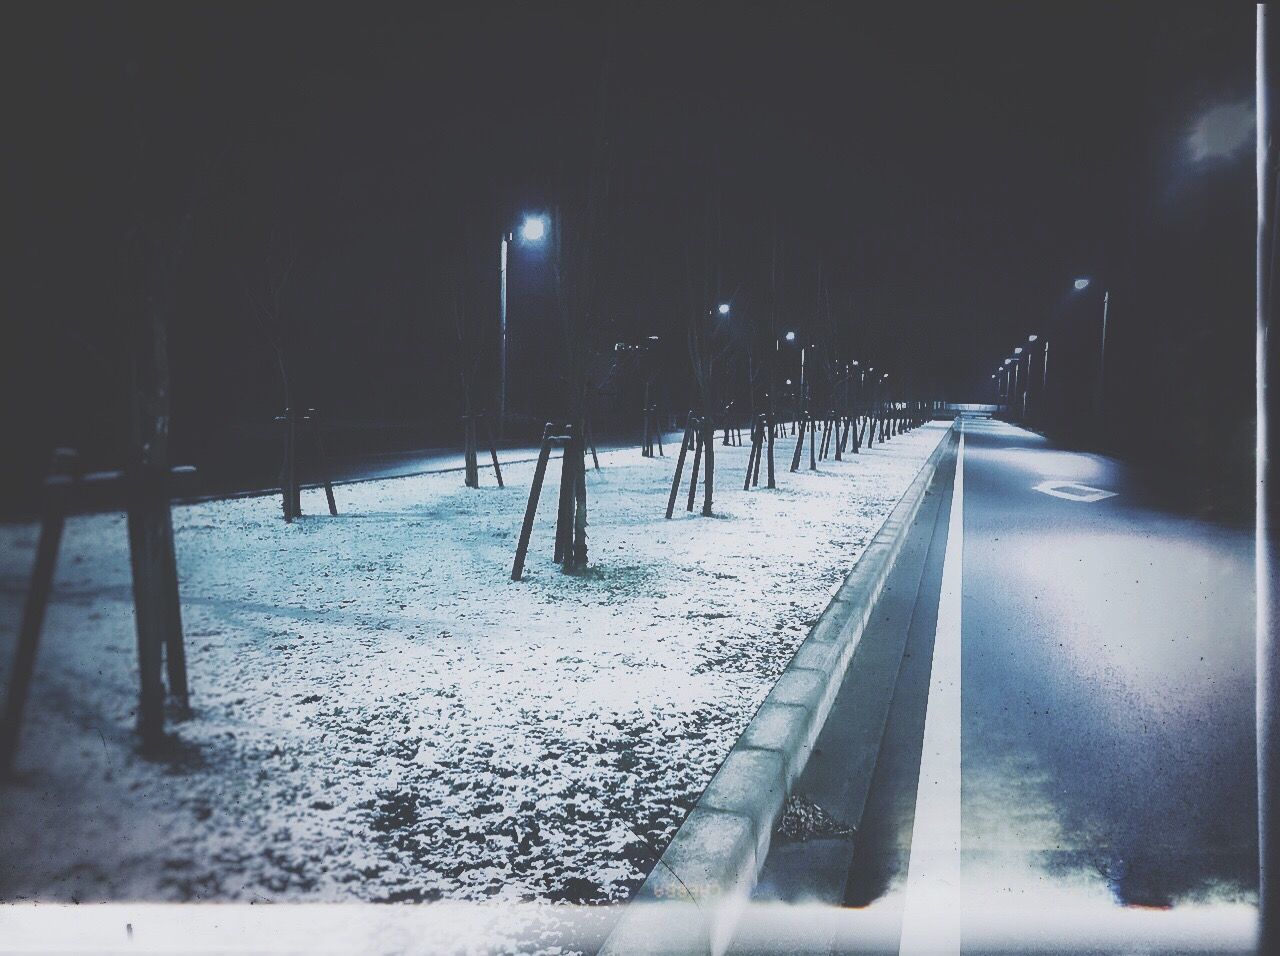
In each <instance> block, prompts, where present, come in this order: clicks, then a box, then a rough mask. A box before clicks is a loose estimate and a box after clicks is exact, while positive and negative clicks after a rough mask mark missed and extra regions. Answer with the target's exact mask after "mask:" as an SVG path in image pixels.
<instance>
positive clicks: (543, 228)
mask: <svg viewBox="0 0 1280 956" xmlns="http://www.w3.org/2000/svg"><path fill="white" fill-rule="evenodd" d="M549 228H550V224H549V223H548V222H547V218H546V217H545V216H541V215H529V216H526V217H525V219H524V222H523V223H522V224H521V226H520V230H519V235H520V239H521V241H522V242H524V243H528V244H538V243H541V242H543V241H544V240H545V239H546V238H547V233H548V231H549ZM514 240H515V234H514V233H511V232H504V233H503V234H502V238H501V241H500V242H499V248H498V435H499V436H500V437H501V436H505V434H506V422H507V375H508V371H507V369H508V362H507V355H508V348H507V265H508V261H509V247H510V245H511V243H512V242H513V241H514ZM1083 281H1084V282H1085V284H1086V285H1087V284H1088V280H1083ZM1077 288H1081V286H1080V285H1079V282H1077ZM714 311H715V312H716V313H718V314H719V315H720V316H722V317H725V318H727V317H728V316H729V314H730V312H731V311H732V309H731V307H730V304H729V303H728V302H721V303H718V304H717V305H716V306H715V310H714ZM1031 338H1032V340H1033V341H1034V339H1035V336H1032V337H1031ZM656 339H657V336H649V340H650V341H651V342H652V341H656ZM784 340H785V341H786V342H787V343H789V344H794V343H795V341H796V333H795V332H794V331H791V332H787V333H786V335H784V336H782V337H780V338H778V339H776V340H775V342H774V349H775V351H776V352H778V353H780V352H781V351H782V343H783V341H784ZM811 348H813V346H812V345H810V346H804V345H801V347H800V383H799V396H800V401H801V403H802V404H803V403H804V401H805V399H806V397H807V392H806V389H807V386H808V383H807V381H806V371H807V370H806V365H807V357H808V356H807V352H808V349H811ZM1006 364H1007V363H1006ZM855 368H856V369H858V376H859V377H858V395H859V399H860V400H861V399H862V397H863V395H864V392H865V389H866V384H867V378H868V376H872V378H871V382H872V385H873V387H875V386H879V385H881V384H882V383H883V382H884V380H885V379H887V378H888V377H889V373H888V372H881V374H880V377H879V378H875V377H874V376H873V375H872V373H874V372H875V369H874V368H873V367H871V366H867V367H865V368H864V367H862V366H860V365H859V364H858V362H857V361H850V362H849V363H848V366H847V368H846V371H847V372H849V373H850V374H852V370H853V369H855ZM992 377H993V378H994V376H992ZM791 384H792V383H791V379H789V378H788V379H787V380H786V385H787V386H788V387H790V386H791Z"/></svg>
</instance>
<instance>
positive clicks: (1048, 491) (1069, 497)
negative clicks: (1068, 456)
mask: <svg viewBox="0 0 1280 956" xmlns="http://www.w3.org/2000/svg"><path fill="white" fill-rule="evenodd" d="M1031 490H1032V491H1038V492H1040V493H1041V494H1043V495H1053V497H1055V498H1063V499H1065V500H1066V501H1080V502H1083V503H1084V504H1092V503H1093V502H1095V501H1101V500H1102V499H1103V498H1114V497H1115V496H1116V493H1115V492H1114V491H1107V490H1105V489H1103V488H1091V487H1090V486H1089V485H1082V484H1080V482H1078V481H1053V480H1049V481H1042V482H1040V484H1038V485H1036V486H1035V487H1034V488H1032V489H1031Z"/></svg>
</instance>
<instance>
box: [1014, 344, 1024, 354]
mask: <svg viewBox="0 0 1280 956" xmlns="http://www.w3.org/2000/svg"><path fill="white" fill-rule="evenodd" d="M1013 354H1014V355H1021V354H1022V346H1021V345H1019V346H1018V347H1017V348H1015V349H1014V350H1013Z"/></svg>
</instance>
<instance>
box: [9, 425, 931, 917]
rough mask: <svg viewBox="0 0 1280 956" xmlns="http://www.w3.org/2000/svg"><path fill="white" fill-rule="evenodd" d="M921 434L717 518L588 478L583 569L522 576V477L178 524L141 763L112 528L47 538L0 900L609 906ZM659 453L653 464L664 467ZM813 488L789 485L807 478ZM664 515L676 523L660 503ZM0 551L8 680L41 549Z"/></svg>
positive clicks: (646, 489) (721, 451)
mask: <svg viewBox="0 0 1280 956" xmlns="http://www.w3.org/2000/svg"><path fill="white" fill-rule="evenodd" d="M944 432H945V426H943V425H941V424H935V425H930V426H926V427H924V428H922V429H919V430H918V431H916V432H913V433H911V434H909V435H905V436H900V437H898V438H895V439H893V440H892V441H891V442H890V443H889V444H888V445H886V446H876V447H875V448H874V450H872V451H869V452H866V451H864V452H863V453H862V454H861V455H858V456H850V459H849V460H847V461H844V462H833V461H827V462H824V463H822V464H821V466H820V470H819V471H818V472H817V473H809V472H806V471H802V472H800V473H798V474H794V475H793V474H790V473H789V472H788V471H787V465H788V464H789V461H790V451H791V446H792V442H793V440H791V439H788V440H785V441H783V442H781V443H780V445H779V447H778V464H779V485H780V488H779V489H778V490H777V491H773V492H770V491H766V490H763V489H760V490H754V491H751V492H744V491H742V475H743V470H744V468H745V464H746V449H745V448H724V447H719V446H718V447H717V449H716V452H717V454H716V473H717V476H718V479H719V480H718V481H717V485H718V487H717V496H716V515H715V517H714V518H702V517H700V516H697V515H696V513H695V515H694V516H690V515H688V514H686V513H685V512H684V511H683V510H678V511H677V514H676V518H675V519H674V520H672V521H666V520H664V518H663V514H664V510H665V505H666V498H667V493H668V490H669V488H670V480H671V474H672V469H673V465H674V457H673V456H670V457H667V458H658V459H645V458H642V457H640V455H639V453H638V451H635V450H630V449H628V450H620V451H614V452H607V453H602V454H601V456H600V458H601V465H602V466H603V468H602V470H601V471H599V472H589V473H588V487H589V495H590V529H589V530H590V546H591V569H590V571H589V572H588V573H586V574H583V575H581V576H575V577H569V576H565V575H562V574H560V573H559V569H558V567H557V566H556V565H554V564H553V563H552V562H551V544H552V530H551V524H552V520H553V512H554V502H555V488H556V486H557V484H558V481H557V480H554V479H556V478H558V472H559V469H558V464H553V468H552V469H551V470H550V471H549V472H548V486H547V488H546V489H545V490H544V498H543V507H542V509H541V511H540V514H539V518H538V523H537V526H536V528H535V531H534V538H533V545H532V548H531V551H530V555H529V561H528V564H527V567H526V570H525V580H523V581H522V582H518V583H516V582H512V581H510V580H509V573H510V567H511V559H512V555H513V552H514V548H515V540H516V536H517V534H518V532H519V527H520V521H521V517H522V514H523V511H524V506H525V502H526V497H527V494H528V488H529V483H530V480H531V476H532V470H533V469H532V465H530V464H519V465H512V466H510V467H509V468H507V469H504V476H505V477H506V478H507V487H506V488H505V489H502V490H499V489H498V488H496V487H494V486H493V485H492V484H491V483H489V482H490V481H491V479H490V478H489V476H485V479H484V480H485V481H486V484H485V486H484V487H482V488H481V489H479V490H470V489H467V488H464V487H463V486H462V482H461V479H460V477H459V476H458V475H456V474H444V475H424V476H419V477H414V478H402V479H396V480H385V481H373V482H367V483H362V484H357V485H351V486H347V487H343V488H341V489H339V495H338V499H339V502H338V503H339V507H340V509H341V511H342V514H341V515H340V516H339V517H337V518H331V517H329V516H328V515H327V513H325V509H324V505H323V494H322V493H320V492H307V493H306V494H305V495H304V501H303V506H304V508H305V509H306V510H307V511H308V512H309V514H308V516H306V517H305V518H303V519H302V520H301V521H299V522H297V523H295V524H293V525H286V524H285V523H284V522H283V521H282V520H281V518H280V507H279V501H278V499H277V498H251V499H240V500H234V501H220V502H207V503H202V504H197V505H190V506H183V507H178V508H175V509H174V522H175V527H176V533H177V548H178V557H179V565H180V574H181V581H182V600H183V613H184V619H185V623H186V635H187V647H188V656H189V662H190V672H191V689H192V697H193V704H194V706H195V709H196V714H195V717H194V718H193V719H191V720H189V721H186V722H183V723H180V724H176V725H174V727H175V729H176V731H177V733H178V735H179V737H180V739H181V741H182V742H183V748H182V751H181V755H180V756H178V757H175V758H173V759H169V760H166V761H149V760H146V759H143V758H142V757H140V756H139V755H137V754H136V752H135V750H134V746H135V739H134V736H133V708H134V703H135V698H136V676H135V671H134V662H135V659H136V652H135V645H134V641H135V637H134V631H133V622H132V605H131V597H130V585H129V565H128V557H127V547H126V540H125V524H124V518H123V516H121V515H95V516H87V517H79V518H74V519H72V520H71V521H69V522H68V525H67V532H66V536H65V539H64V545H63V551H62V555H61V557H60V561H59V568H58V575H57V582H56V593H55V599H54V602H53V604H52V605H51V607H50V610H49V615H48V619H47V621H46V626H45V632H44V639H43V642H42V646H41V648H40V659H39V663H38V667H37V674H36V680H35V685H34V688H33V694H32V701H31V706H30V708H29V710H28V721H27V725H26V728H25V730H24V734H23V740H22V745H21V750H20V753H19V757H18V769H19V774H20V775H19V779H18V781H17V782H16V783H13V784H7V785H4V786H0V897H3V898H4V899H5V900H8V901H14V900H21V899H42V900H76V901H93V900H108V899H115V900H121V899H153V900H238V901H254V900H273V901H303V900H306V901H349V900H362V901H384V900H386V901H395V900H405V901H419V900H434V899H449V900H463V901H478V900H495V899H496V900H502V901H517V900H523V901H533V900H539V901H574V902H606V901H617V900H623V899H625V898H627V896H628V895H629V894H630V893H631V892H633V891H634V889H635V888H636V887H637V886H638V885H639V883H640V881H641V880H642V879H643V877H644V876H645V874H646V873H647V872H648V870H649V868H650V867H651V866H652V865H653V862H654V861H655V860H656V858H657V857H658V855H659V854H660V853H661V852H662V850H663V848H664V847H665V846H666V844H667V842H668V841H669V840H670V838H671V836H672V835H673V834H674V833H675V831H676V829H677V828H678V827H679V825H680V823H681V821H682V820H683V818H684V816H685V814H686V813H687V812H688V810H689V808H690V807H691V806H692V805H693V803H694V801H695V800H696V799H697V797H698V795H699V793H700V792H701V791H702V789H703V787H704V786H705V785H706V783H707V781H708V780H709V779H710V777H711V775H712V774H713V773H714V771H715V769H716V767H717V766H718V765H719V763H720V761H721V760H722V759H723V757H724V756H725V754H726V753H727V752H728V750H729V748H730V746H731V745H732V744H733V742H734V740H735V739H736V737H737V736H738V734H739V733H740V732H741V731H742V729H743V727H744V726H745V725H746V723H747V721H748V720H749V719H750V718H751V716H752V714H753V713H754V712H755V710H756V708H757V707H758V706H759V704H760V702H761V701H762V700H763V699H764V697H765V695H766V694H767V693H768V691H769V689H770V687H771V685H772V683H773V681H774V680H775V679H776V677H777V676H778V674H779V673H780V672H781V670H782V668H783V667H784V666H785V665H786V663H787V661H788V660H789V658H790V657H791V655H792V653H793V652H794V650H795V648H796V647H797V645H798V644H799V642H800V641H801V640H802V639H803V638H804V636H805V634H806V633H807V631H808V628H809V626H810V625H811V624H812V623H813V621H814V620H815V619H816V618H817V616H818V615H819V613H820V612H821V611H822V609H823V607H824V606H825V605H826V603H827V601H828V599H829V597H830V594H831V592H832V589H833V588H834V587H835V586H836V585H838V583H839V582H840V581H841V580H842V579H843V577H844V575H845V574H846V573H847V572H848V570H849V568H850V567H851V566H852V565H853V563H854V562H855V561H856V560H857V558H858V556H859V554H860V553H861V552H862V549H863V547H864V546H865V545H866V543H867V542H868V541H869V540H870V539H871V537H872V536H873V535H874V533H875V531H876V530H877V529H878V528H879V526H880V524H881V523H882V521H883V520H884V518H885V517H886V516H887V515H888V513H889V511H890V510H891V509H892V507H893V505H894V503H895V502H896V501H897V500H898V498H899V497H901V495H902V493H903V492H904V491H905V490H906V488H907V486H908V484H909V483H910V482H911V479H912V478H913V477H914V475H915V474H916V472H917V471H918V469H919V467H920V466H921V464H922V463H923V462H924V460H925V458H927V457H928V455H929V454H930V452H932V450H933V449H934V447H935V446H936V445H937V443H938V441H939V440H940V438H941V437H942V435H943V434H944ZM669 451H670V449H669ZM806 464H807V462H806ZM681 504H683V502H681ZM36 530H37V529H36V528H35V527H34V526H7V527H2V528H0V654H3V659H2V662H0V668H3V670H0V673H3V674H4V675H5V677H6V678H7V672H8V666H9V663H8V662H9V660H10V659H11V657H12V648H13V645H14V639H15V635H16V631H17V626H18V618H19V614H20V610H21V603H22V598H23V593H24V591H25V587H26V582H27V577H28V574H29V571H30V563H31V558H32V553H33V549H34V544H35V538H36Z"/></svg>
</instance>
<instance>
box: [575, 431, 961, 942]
mask: <svg viewBox="0 0 1280 956" xmlns="http://www.w3.org/2000/svg"><path fill="white" fill-rule="evenodd" d="M956 435H957V432H956V430H955V426H954V425H953V426H952V428H951V430H950V431H949V432H948V433H947V434H946V435H944V436H943V438H942V440H941V441H939V442H938V447H937V448H936V449H935V450H934V452H933V454H931V455H930V456H929V458H928V460H927V461H926V462H925V463H924V465H923V466H922V467H921V469H920V471H919V473H918V474H917V475H916V477H915V479H914V480H913V481H912V483H911V485H910V486H909V487H908V488H907V491H906V493H905V494H904V495H903V496H902V498H901V500H899V502H898V504H897V505H896V506H895V507H894V509H893V511H892V512H890V514H889V517H888V518H886V519H885V521H884V524H882V525H881V526H880V530H879V531H878V532H876V536H875V537H874V538H873V539H872V540H871V543H870V544H868V545H867V547H866V550H865V551H863V553H862V555H861V557H859V558H858V562H857V564H855V565H854V567H853V570H851V571H850V572H849V574H848V576H847V577H846V578H845V580H844V583H843V584H842V585H841V586H840V588H839V590H837V591H836V594H835V596H834V597H833V598H832V599H831V603H830V604H828V605H827V607H826V609H825V610H824V611H823V612H822V616H821V617H820V618H819V619H818V622H817V623H816V624H815V625H814V626H813V629H812V630H811V631H810V632H809V636H808V637H806V638H805V640H804V642H803V643H802V644H801V645H800V647H799V649H798V650H797V651H796V653H795V656H794V657H793V658H792V659H791V663H789V664H788V665H787V668H786V670H785V671H783V673H782V676H781V677H779V678H778V681H777V683H776V684H774V686H773V690H771V691H770V692H769V696H768V697H766V698H765V701H764V703H763V704H761V705H760V709H759V710H758V711H756V715H755V716H754V717H753V718H752V719H751V722H750V723H749V724H748V725H747V728H746V730H744V731H743V732H742V735H741V736H740V737H739V738H738V741H737V743H735V744H734V745H733V748H732V749H731V750H730V751H729V755H728V756H727V757H726V758H725V760H724V763H722V764H721V765H720V769H719V770H717V771H716V774H715V776H714V777H712V778H711V782H710V783H709V784H708V785H707V788H706V789H705V790H704V791H703V792H702V796H701V797H700V798H699V799H698V802H697V804H696V805H695V806H694V808H693V810H692V811H691V812H690V813H689V816H688V817H687V818H686V819H685V821H684V824H683V825H682V826H681V827H680V829H679V830H678V831H677V832H676V835H675V837H674V838H673V839H672V841H671V843H670V845H668V847H667V849H666V852H664V853H663V854H662V857H661V859H659V860H658V863H657V864H656V865H655V866H654V868H653V871H652V872H651V873H650V874H649V877H648V879H647V880H645V882H644V885H643V886H641V887H640V890H639V892H638V893H637V894H636V896H635V898H634V899H633V900H632V902H631V903H629V904H628V905H627V906H626V908H625V909H624V910H623V913H622V916H621V917H620V918H619V920H618V923H617V925H615V926H614V928H613V931H612V932H611V933H610V934H609V937H608V939H606V940H605V943H604V946H602V947H601V949H600V954H601V956H618V954H624V953H721V952H723V951H724V949H725V947H726V946H728V944H729V942H730V939H731V937H732V933H733V928H734V924H735V923H736V922H737V915H738V912H739V910H740V909H741V907H742V905H743V904H744V903H745V902H746V900H747V897H748V896H749V894H750V892H751V889H752V887H754V885H755V882H756V878H757V876H758V874H759V872H760V868H761V867H762V866H763V865H764V861H765V857H766V856H767V855H768V852H769V844H770V841H771V839H772V837H773V830H774V827H775V825H776V824H777V821H778V818H779V817H780V816H781V814H782V808H783V804H784V803H785V802H786V798H787V795H788V794H789V793H790V792H791V789H792V787H793V786H794V785H795V783H796V781H797V780H798V779H799V777H800V773H801V771H802V770H804V766H805V763H806V762H807V761H808V759H809V754H810V752H811V751H812V749H813V744H814V741H815V740H816V739H817V737H818V732H819V731H820V730H821V729H822V725H823V723H824V722H825V721H826V718H827V714H828V713H829V712H830V710H831V705H832V702H833V701H834V700H835V697H836V694H837V692H838V691H839V689H840V685H841V683H842V682H843V680H844V676H845V671H846V670H847V668H848V665H849V660H850V658H851V657H852V656H853V652H854V649H855V648H856V647H857V646H858V642H859V641H860V640H861V638H862V633H863V630H864V628H865V627H866V624H867V620H868V618H869V617H870V615H871V610H872V608H873V607H875V603H876V600H877V599H878V598H879V596H880V592H881V590H882V589H883V588H884V584H885V581H886V580H887V579H888V577H889V572H890V571H891V570H892V569H893V566H894V563H895V562H896V561H897V558H898V554H899V552H900V551H901V550H902V543H903V541H904V540H905V538H906V535H905V534H904V532H905V531H906V529H907V528H908V527H909V526H910V524H911V522H912V521H913V520H914V519H915V516H916V512H917V511H919V509H920V504H921V502H922V501H923V500H924V496H925V491H926V490H927V489H928V487H929V484H930V482H931V481H932V480H933V476H934V473H935V472H936V471H937V469H938V465H939V463H940V462H941V461H942V459H943V458H944V456H945V455H946V454H947V452H948V451H949V450H950V449H951V448H953V447H954V445H955V441H956ZM659 902H661V903H663V905H662V906H657V905H655V904H657V903H659ZM673 904H675V905H673Z"/></svg>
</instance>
